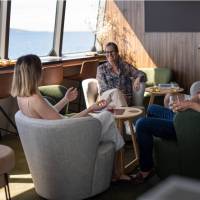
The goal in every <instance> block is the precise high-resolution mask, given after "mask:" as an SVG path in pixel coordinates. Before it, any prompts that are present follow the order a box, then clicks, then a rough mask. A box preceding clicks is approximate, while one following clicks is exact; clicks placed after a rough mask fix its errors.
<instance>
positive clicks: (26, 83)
mask: <svg viewBox="0 0 200 200" xmlns="http://www.w3.org/2000/svg"><path fill="white" fill-rule="evenodd" d="M41 77H42V65H41V60H40V58H39V57H38V56H36V55H25V56H22V57H20V58H19V59H18V60H17V63H16V66H15V70H14V76H13V82H12V89H11V94H12V96H13V97H17V102H18V105H19V109H20V110H21V111H22V113H23V114H24V115H26V116H28V117H32V118H38V119H47V120H54V119H55V120H57V119H62V118H63V116H62V115H60V114H59V111H60V110H61V109H62V108H63V107H64V106H65V105H66V104H67V103H69V102H71V101H73V100H75V99H76V98H77V95H78V93H77V89H76V88H73V87H71V88H69V89H68V90H67V92H66V94H65V96H64V97H63V99H61V100H60V101H59V102H58V103H57V104H56V105H54V106H52V105H50V104H49V103H48V102H47V101H45V100H44V98H43V97H42V96H41V94H40V92H39V90H38V86H39V83H40V81H41ZM106 106H107V102H106V101H105V100H101V101H100V102H98V103H95V104H93V105H92V106H90V107H89V108H87V109H85V110H83V111H82V112H80V113H77V114H75V115H74V116H72V117H84V116H88V114H89V113H91V112H94V111H97V110H101V109H103V108H105V107H106ZM95 118H97V119H98V120H99V121H100V122H101V124H102V141H112V142H113V143H114V144H115V148H116V151H117V150H119V149H121V148H122V147H123V145H124V140H123V138H122V137H121V135H120V134H119V132H118V129H117V128H116V125H115V122H114V119H113V117H112V115H111V114H110V113H109V112H107V111H105V112H102V113H101V114H100V115H96V116H95ZM119 171H120V170H119V166H118V164H116V165H115V170H114V176H115V178H116V179H120V180H121V179H123V180H124V179H125V180H127V179H128V180H129V179H130V178H129V177H128V176H126V175H123V174H120V172H119Z"/></svg>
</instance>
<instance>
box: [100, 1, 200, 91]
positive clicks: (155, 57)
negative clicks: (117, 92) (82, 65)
mask: <svg viewBox="0 0 200 200" xmlns="http://www.w3.org/2000/svg"><path fill="white" fill-rule="evenodd" d="M144 17H145V16H144V1H131V0H130V1H127V0H126V1H114V0H107V2H106V9H105V23H104V24H105V26H107V29H108V30H109V34H108V36H107V39H106V41H105V42H104V43H106V42H108V41H114V42H116V43H117V44H118V46H119V50H120V53H121V54H122V55H123V57H125V58H126V60H127V61H129V62H131V63H132V64H136V66H137V67H153V66H158V67H168V68H170V69H172V71H173V74H174V80H176V81H177V82H178V83H179V84H180V85H181V86H182V87H184V88H185V89H186V90H188V89H189V87H190V85H191V84H192V83H193V82H194V81H196V80H200V49H198V46H200V33H192V32H190V33H184V32H162V33H160V32H159V33H158V32H153V33H149V32H145V30H144V27H145V26H144V25H145V24H144V23H145V22H144ZM106 21H107V22H106Z"/></svg>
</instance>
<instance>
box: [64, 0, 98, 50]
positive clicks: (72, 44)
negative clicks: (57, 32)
mask: <svg viewBox="0 0 200 200" xmlns="http://www.w3.org/2000/svg"><path fill="white" fill-rule="evenodd" d="M98 8H99V0H67V1H66V11H65V25H64V37H63V50H62V52H63V54H66V53H75V52H76V53H77V52H85V51H91V50H92V49H93V47H94V42H95V31H96V23H97V16H98Z"/></svg>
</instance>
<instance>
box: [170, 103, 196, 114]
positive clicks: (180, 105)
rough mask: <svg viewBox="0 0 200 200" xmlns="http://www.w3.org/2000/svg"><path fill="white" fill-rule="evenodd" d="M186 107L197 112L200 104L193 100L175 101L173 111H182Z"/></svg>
mask: <svg viewBox="0 0 200 200" xmlns="http://www.w3.org/2000/svg"><path fill="white" fill-rule="evenodd" d="M187 109H192V110H195V111H197V112H200V104H199V103H197V102H194V101H181V102H175V103H174V104H173V111H175V112H176V111H184V110H187Z"/></svg>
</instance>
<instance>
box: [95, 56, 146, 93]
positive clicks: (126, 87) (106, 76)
mask: <svg viewBox="0 0 200 200" xmlns="http://www.w3.org/2000/svg"><path fill="white" fill-rule="evenodd" d="M118 71H119V74H116V73H113V72H112V66H111V65H110V63H109V62H106V63H103V64H102V65H99V66H98V68H97V76H96V79H97V80H98V82H99V86H100V94H102V93H103V92H105V91H107V90H109V89H113V88H118V89H120V90H121V91H122V92H123V93H124V94H125V95H132V79H136V78H137V77H140V81H141V82H146V80H147V78H146V74H145V73H144V72H142V71H140V70H138V69H137V68H135V67H133V66H132V65H131V64H128V63H127V62H125V61H123V60H122V59H121V58H119V61H118Z"/></svg>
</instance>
